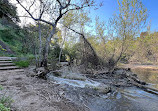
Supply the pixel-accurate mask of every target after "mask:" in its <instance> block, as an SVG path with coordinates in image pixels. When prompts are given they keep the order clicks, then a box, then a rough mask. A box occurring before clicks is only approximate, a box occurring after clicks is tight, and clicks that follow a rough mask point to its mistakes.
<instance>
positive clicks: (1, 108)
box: [0, 103, 10, 111]
mask: <svg viewBox="0 0 158 111" xmlns="http://www.w3.org/2000/svg"><path fill="white" fill-rule="evenodd" d="M0 111H10V108H7V107H5V106H4V105H3V104H2V103H0Z"/></svg>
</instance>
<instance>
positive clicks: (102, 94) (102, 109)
mask: <svg viewBox="0 0 158 111" xmlns="http://www.w3.org/2000/svg"><path fill="white" fill-rule="evenodd" d="M47 78H48V80H50V81H51V82H53V83H55V84H59V86H60V87H61V88H62V89H63V90H62V91H61V92H60V95H62V96H64V97H65V98H67V99H69V100H70V101H72V102H73V103H76V104H78V105H79V106H82V107H84V109H86V110H87V111H88V110H89V111H127V110H129V111H133V110H134V111H140V110H141V111H149V110H150V111H156V110H157V108H158V104H157V103H158V97H157V95H155V94H154V95H153V94H151V93H148V90H147V87H146V86H148V85H147V84H146V83H145V82H143V81H140V80H139V79H138V77H137V75H136V74H134V73H132V72H131V71H130V69H115V70H114V71H113V72H112V73H108V72H106V73H100V74H95V75H94V74H80V73H79V72H78V73H77V71H76V72H73V71H71V70H69V69H67V68H65V69H62V70H59V71H55V72H54V71H53V72H50V73H49V74H48V75H47ZM153 92H154V91H153ZM151 98H152V99H153V101H154V102H153V101H152V102H151V101H150V99H151ZM143 101H146V102H143ZM155 101H156V102H155ZM137 103H139V104H140V105H141V106H142V107H139V105H137ZM149 104H150V105H149ZM143 105H146V106H145V107H143ZM147 106H148V107H147Z"/></svg>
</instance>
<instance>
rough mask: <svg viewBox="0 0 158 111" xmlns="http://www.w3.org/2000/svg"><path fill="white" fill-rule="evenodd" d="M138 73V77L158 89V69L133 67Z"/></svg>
mask: <svg viewBox="0 0 158 111" xmlns="http://www.w3.org/2000/svg"><path fill="white" fill-rule="evenodd" d="M132 71H133V72H134V73H136V74H137V75H138V78H139V79H141V80H142V81H145V82H147V83H149V84H150V83H151V84H152V86H153V87H155V88H157V89H158V71H152V70H148V69H140V68H135V69H132Z"/></svg>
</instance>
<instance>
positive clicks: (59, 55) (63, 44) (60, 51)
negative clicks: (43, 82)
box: [59, 28, 66, 62]
mask: <svg viewBox="0 0 158 111" xmlns="http://www.w3.org/2000/svg"><path fill="white" fill-rule="evenodd" d="M64 31H65V32H64V40H63V42H62V44H61V50H60V53H59V62H60V60H61V55H62V51H63V45H64V43H65V38H66V28H65V30H64Z"/></svg>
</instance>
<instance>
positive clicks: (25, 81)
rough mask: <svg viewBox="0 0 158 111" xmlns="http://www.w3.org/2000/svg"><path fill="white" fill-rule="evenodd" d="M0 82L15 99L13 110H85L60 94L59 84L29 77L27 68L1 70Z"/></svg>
mask: <svg viewBox="0 0 158 111" xmlns="http://www.w3.org/2000/svg"><path fill="white" fill-rule="evenodd" d="M0 84H1V85H2V86H3V87H4V92H5V91H6V92H7V93H6V94H7V95H9V96H11V97H12V99H13V100H14V102H13V104H12V110H13V111H84V108H82V107H80V106H79V105H76V104H74V103H72V102H71V101H69V100H67V99H65V98H64V97H63V96H62V95H60V92H62V89H61V88H60V86H59V85H57V84H53V83H51V82H48V81H46V80H42V79H38V78H33V77H28V76H27V73H26V69H17V70H8V71H0Z"/></svg>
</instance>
